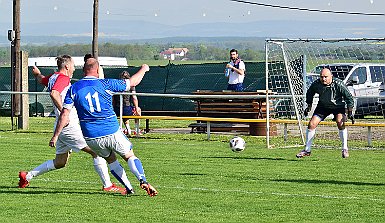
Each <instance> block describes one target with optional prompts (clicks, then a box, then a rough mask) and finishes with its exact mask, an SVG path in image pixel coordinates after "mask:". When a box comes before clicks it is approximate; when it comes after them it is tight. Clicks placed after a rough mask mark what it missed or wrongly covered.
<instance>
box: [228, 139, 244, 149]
mask: <svg viewBox="0 0 385 223" xmlns="http://www.w3.org/2000/svg"><path fill="white" fill-rule="evenodd" d="M245 147H246V142H245V140H243V139H242V138H241V137H239V136H235V137H234V138H232V139H231V140H230V149H231V150H232V151H233V152H241V151H243V150H244V149H245Z"/></svg>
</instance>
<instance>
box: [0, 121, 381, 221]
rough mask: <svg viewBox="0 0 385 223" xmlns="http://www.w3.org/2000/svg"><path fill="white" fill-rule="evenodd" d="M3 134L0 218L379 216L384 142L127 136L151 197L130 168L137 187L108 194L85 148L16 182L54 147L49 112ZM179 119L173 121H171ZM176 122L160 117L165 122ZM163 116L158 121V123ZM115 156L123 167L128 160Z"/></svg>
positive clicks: (336, 218)
mask: <svg viewBox="0 0 385 223" xmlns="http://www.w3.org/2000/svg"><path fill="white" fill-rule="evenodd" d="M7 120H8V119H3V118H1V119H0V121H1V129H0V130H1V131H0V141H1V149H2V157H1V158H0V160H1V161H0V163H1V165H0V170H1V171H0V173H1V174H0V201H1V202H0V213H1V215H0V221H2V222H383V221H384V219H385V213H384V207H385V182H384V179H385V171H384V164H385V150H384V149H376V150H353V151H351V153H350V155H351V157H350V158H349V159H342V158H340V151H339V150H338V149H315V150H314V151H313V154H312V156H311V157H306V158H305V159H296V158H295V156H294V155H295V154H296V153H297V152H298V148H292V149H265V142H264V139H263V138H261V137H250V136H242V137H243V138H244V139H245V140H246V142H247V147H246V150H245V151H243V152H241V153H233V152H231V151H230V149H229V148H228V141H229V139H230V138H231V137H232V136H231V135H218V134H213V135H212V136H211V139H212V140H211V141H207V140H206V135H205V134H178V135H176V134H159V133H158V134H151V133H149V134H145V135H144V137H143V138H139V139H137V138H133V139H131V140H132V142H133V143H134V151H135V154H136V155H137V156H138V157H139V158H140V159H141V160H142V162H143V165H144V167H145V170H146V175H147V178H148V180H149V182H151V183H152V184H153V185H154V186H155V187H156V188H157V189H158V190H159V195H158V196H157V197H148V196H147V195H146V194H145V192H144V191H142V190H140V189H139V187H138V183H137V181H136V180H135V178H134V176H133V175H132V174H131V173H130V172H129V171H127V173H128V175H129V179H131V182H132V183H133V185H134V188H135V189H136V194H135V195H133V196H129V197H125V196H122V195H119V194H106V193H103V192H102V191H101V184H100V182H99V179H98V177H97V175H96V173H95V172H94V170H93V166H92V160H91V159H90V157H89V155H88V154H86V153H82V152H80V153H73V155H72V157H71V159H70V162H69V165H68V166H67V167H66V168H64V169H61V170H56V171H51V172H49V173H46V174H44V175H41V176H39V177H36V178H34V179H33V180H32V182H31V186H30V187H29V188H25V189H19V188H17V187H16V186H17V181H18V178H17V173H18V171H20V170H30V169H32V168H34V167H36V166H37V165H39V164H41V163H42V162H45V161H46V160H48V159H52V158H53V157H54V153H55V151H54V149H52V148H50V147H48V141H49V139H50V137H51V132H52V122H53V119H48V118H33V119H31V129H30V131H10V130H7V129H4V128H3V126H5V125H6V122H7ZM174 124H175V123H174ZM174 124H172V123H168V124H165V123H164V124H163V127H170V126H168V125H174ZM158 125H159V126H162V124H160V123H159V124H158ZM120 162H121V163H122V165H123V166H124V168H125V169H126V170H128V167H127V164H125V163H124V161H123V160H122V159H120ZM112 180H113V181H114V182H116V180H115V179H114V178H112Z"/></svg>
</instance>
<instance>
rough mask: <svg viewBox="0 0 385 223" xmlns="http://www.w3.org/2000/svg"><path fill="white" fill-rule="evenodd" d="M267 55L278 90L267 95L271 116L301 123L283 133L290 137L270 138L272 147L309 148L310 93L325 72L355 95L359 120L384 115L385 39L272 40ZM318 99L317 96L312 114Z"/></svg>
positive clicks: (270, 80)
mask: <svg viewBox="0 0 385 223" xmlns="http://www.w3.org/2000/svg"><path fill="white" fill-rule="evenodd" d="M265 51H266V52H265V55H266V89H267V90H268V91H270V92H273V94H270V96H267V97H268V98H267V99H268V100H269V101H272V102H273V103H272V104H273V108H272V109H270V110H271V111H273V114H271V115H269V117H271V118H274V119H290V120H296V123H297V124H296V125H291V127H290V129H284V130H282V132H283V131H285V132H286V133H287V134H289V135H288V136H287V135H286V136H285V140H284V141H282V140H281V139H280V137H276V136H274V137H270V136H268V137H267V144H268V147H277V146H279V147H287V146H299V145H303V144H304V142H305V139H304V135H305V131H304V129H305V128H306V126H305V125H306V124H304V123H303V120H304V119H305V121H306V120H308V119H307V118H306V117H304V116H303V111H304V109H305V107H306V103H305V94H306V91H307V88H308V87H309V86H310V84H311V83H312V82H313V81H314V80H316V79H318V78H319V72H320V71H321V70H322V69H323V68H329V69H330V70H331V71H332V74H333V76H335V77H337V78H339V79H341V80H343V81H344V83H345V84H346V85H347V86H348V89H349V91H350V92H351V93H352V94H353V96H354V97H355V107H356V110H355V115H356V116H357V117H358V118H363V117H367V116H379V117H384V112H383V111H382V109H381V106H380V105H379V102H380V98H381V96H380V95H379V94H380V93H379V92H380V88H381V87H380V85H381V84H383V83H384V77H385V38H359V39H267V40H266V42H265ZM369 86H370V87H369ZM317 100H318V99H317V96H315V98H314V99H313V106H312V111H313V110H314V109H315V107H316V106H315V104H316V103H317ZM384 101H385V100H384ZM383 107H385V103H384V106H383ZM267 126H269V125H267ZM285 127H286V125H285ZM279 135H282V134H279ZM288 139H289V140H288Z"/></svg>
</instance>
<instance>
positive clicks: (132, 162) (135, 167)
mask: <svg viewBox="0 0 385 223" xmlns="http://www.w3.org/2000/svg"><path fill="white" fill-rule="evenodd" d="M127 164H128V166H129V167H130V170H131V172H132V173H133V174H134V175H135V176H136V178H137V179H138V180H139V181H141V180H143V181H146V182H147V180H146V176H145V175H144V169H143V166H142V162H140V160H139V159H138V157H136V156H132V157H130V158H129V159H128V160H127Z"/></svg>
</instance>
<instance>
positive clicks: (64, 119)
mask: <svg viewBox="0 0 385 223" xmlns="http://www.w3.org/2000/svg"><path fill="white" fill-rule="evenodd" d="M69 114H70V109H68V108H63V110H62V111H61V113H60V116H59V121H58V123H57V125H56V128H55V132H54V133H53V136H52V138H51V140H50V141H49V146H51V147H55V145H56V142H57V139H58V137H59V134H60V133H61V131H62V130H63V128H64V127H65V126H67V125H68V123H69Z"/></svg>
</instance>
